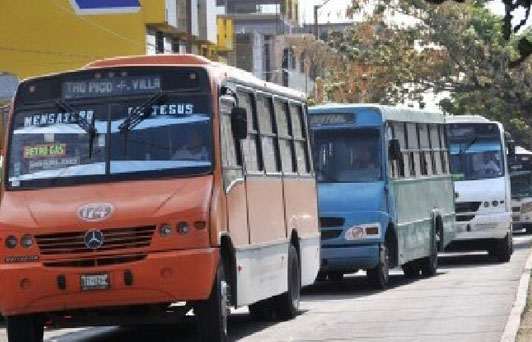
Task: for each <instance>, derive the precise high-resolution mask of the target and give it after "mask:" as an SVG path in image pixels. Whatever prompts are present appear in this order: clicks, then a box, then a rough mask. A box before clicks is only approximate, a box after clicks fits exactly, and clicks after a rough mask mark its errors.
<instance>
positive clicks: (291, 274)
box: [273, 244, 301, 320]
mask: <svg viewBox="0 0 532 342" xmlns="http://www.w3.org/2000/svg"><path fill="white" fill-rule="evenodd" d="M300 297H301V267H300V263H299V257H298V255H297V250H296V248H295V247H294V245H292V244H290V247H289V248H288V290H287V291H286V292H285V293H283V294H281V295H279V296H276V297H274V298H273V310H274V312H275V314H276V316H277V318H279V319H280V320H289V319H292V318H294V317H296V316H297V314H298V312H299V299H300Z"/></svg>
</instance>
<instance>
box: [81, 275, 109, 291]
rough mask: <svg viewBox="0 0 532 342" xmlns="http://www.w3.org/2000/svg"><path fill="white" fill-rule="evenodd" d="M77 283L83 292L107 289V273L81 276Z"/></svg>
mask: <svg viewBox="0 0 532 342" xmlns="http://www.w3.org/2000/svg"><path fill="white" fill-rule="evenodd" d="M79 283H80V286H81V289H82V290H83V291H87V290H105V289H107V288H109V285H110V283H109V273H100V274H82V275H81V277H80V279H79Z"/></svg>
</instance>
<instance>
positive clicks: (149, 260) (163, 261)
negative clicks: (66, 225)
mask: <svg viewBox="0 0 532 342" xmlns="http://www.w3.org/2000/svg"><path fill="white" fill-rule="evenodd" d="M218 255H219V253H218V249H216V248H205V249H195V250H184V251H169V252H158V253H152V254H148V255H147V257H146V258H145V259H144V260H142V261H136V262H132V263H126V264H118V265H112V266H105V267H85V268H74V267H45V266H43V264H42V263H41V262H31V263H16V264H2V265H0V288H1V291H0V311H2V314H3V315H5V316H8V315H18V314H25V313H35V312H53V311H65V310H74V309H83V308H96V307H109V306H123V305H139V304H152V303H172V302H177V301H191V300H200V299H205V298H208V297H209V294H210V292H211V288H212V283H213V279H214V275H215V272H216V266H217V263H218ZM91 274H108V276H109V280H110V281H109V283H110V284H109V287H108V288H107V289H101V290H85V291H84V290H82V289H81V285H80V279H81V276H82V275H91ZM126 274H127V275H126ZM63 279H64V281H63ZM63 283H64V289H61V287H62V286H61V285H62V284H63ZM128 283H129V285H128Z"/></svg>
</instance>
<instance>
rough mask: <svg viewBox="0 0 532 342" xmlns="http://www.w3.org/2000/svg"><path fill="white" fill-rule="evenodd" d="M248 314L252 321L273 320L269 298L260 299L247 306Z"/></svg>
mask: <svg viewBox="0 0 532 342" xmlns="http://www.w3.org/2000/svg"><path fill="white" fill-rule="evenodd" d="M248 309H249V315H250V317H251V320H252V321H255V322H261V321H271V320H273V316H274V311H273V306H272V300H271V299H265V300H261V301H259V302H256V303H253V304H251V305H249V306H248Z"/></svg>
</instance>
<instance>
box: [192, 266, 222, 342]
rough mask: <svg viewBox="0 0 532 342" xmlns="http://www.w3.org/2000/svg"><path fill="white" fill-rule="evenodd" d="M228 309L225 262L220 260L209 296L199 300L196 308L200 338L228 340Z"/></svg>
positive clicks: (212, 341) (213, 341)
mask: <svg viewBox="0 0 532 342" xmlns="http://www.w3.org/2000/svg"><path fill="white" fill-rule="evenodd" d="M228 311H229V310H228V306H227V284H226V282H225V275H224V269H223V262H222V260H220V261H219V263H218V268H217V270H216V276H215V277H214V283H213V285H212V290H211V294H210V296H209V298H208V299H206V300H203V301H201V302H199V303H198V304H197V305H196V307H195V308H194V313H195V314H196V320H197V325H198V340H199V341H201V342H226V341H227V317H228V315H229V312H228Z"/></svg>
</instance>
